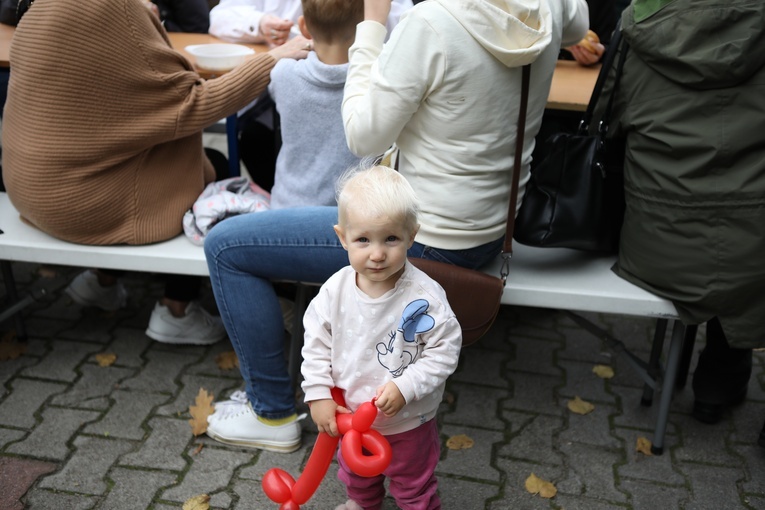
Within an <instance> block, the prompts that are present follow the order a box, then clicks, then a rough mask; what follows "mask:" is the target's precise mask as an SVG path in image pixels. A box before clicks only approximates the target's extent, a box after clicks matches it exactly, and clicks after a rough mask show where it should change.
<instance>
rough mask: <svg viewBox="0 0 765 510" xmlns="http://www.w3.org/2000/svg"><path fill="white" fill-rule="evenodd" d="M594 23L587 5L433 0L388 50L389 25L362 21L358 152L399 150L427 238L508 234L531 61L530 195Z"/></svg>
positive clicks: (439, 241) (451, 240)
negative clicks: (573, 66)
mask: <svg viewBox="0 0 765 510" xmlns="http://www.w3.org/2000/svg"><path fill="white" fill-rule="evenodd" d="M588 23H589V21H588V8H587V4H586V2H585V0H549V1H536V0H505V1H502V2H498V1H489V0H428V1H427V2H422V3H419V4H417V5H415V6H414V8H412V9H411V10H409V11H408V12H406V13H405V14H404V16H402V18H401V22H400V23H399V24H398V25H397V26H396V28H395V29H394V30H393V32H392V33H391V34H390V40H389V41H388V42H387V43H385V45H384V46H383V40H384V38H385V27H383V26H382V25H380V24H379V23H376V22H374V21H364V22H362V23H360V24H359V25H358V26H357V29H356V41H355V43H354V45H353V46H352V47H351V50H350V67H349V70H348V79H347V81H346V85H345V95H344V98H343V112H342V113H343V123H344V126H345V135H346V138H347V141H348V146H349V147H350V149H351V151H352V152H354V153H355V154H356V155H358V156H368V155H378V154H381V153H383V152H384V151H386V150H387V149H388V148H389V147H390V146H391V145H392V144H394V143H395V144H396V145H397V146H398V148H399V150H400V154H399V165H398V168H399V170H400V171H401V173H402V174H403V175H405V176H406V177H407V179H408V180H409V182H410V183H411V184H412V186H413V187H414V189H415V190H416V191H417V194H418V196H419V197H420V200H421V207H422V214H421V215H420V218H419V220H420V223H421V226H420V230H419V233H418V234H417V239H416V240H417V241H418V242H420V243H422V244H425V245H429V246H433V247H436V248H442V249H452V250H456V249H466V248H473V247H476V246H480V245H482V244H485V243H488V242H491V241H495V240H497V239H499V238H501V237H502V236H503V235H504V233H505V225H506V218H507V210H508V203H509V194H510V182H511V175H512V174H511V172H512V170H513V157H514V153H515V134H516V133H515V132H516V126H517V122H518V109H519V106H520V90H521V66H523V65H525V64H528V63H532V62H533V63H532V65H531V90H530V94H529V105H528V114H527V122H526V132H525V134H524V147H523V168H522V169H521V170H520V171H521V175H520V182H521V187H520V189H519V193H518V196H519V197H522V196H523V192H524V190H525V184H526V181H527V180H528V169H529V164H530V162H531V153H532V150H533V148H534V136H535V135H536V133H537V131H538V130H539V126H540V124H541V122H542V113H543V112H544V108H545V105H546V103H547V96H548V94H549V90H550V82H551V81H552V75H553V71H554V70H555V64H556V61H557V58H558V52H559V48H560V47H561V45H569V44H574V43H576V42H578V41H579V40H580V39H581V38H582V37H583V36H584V35H585V33H586V32H587V27H588ZM518 204H519V205H520V200H519V202H518Z"/></svg>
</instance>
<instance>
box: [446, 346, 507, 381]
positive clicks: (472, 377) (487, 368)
mask: <svg viewBox="0 0 765 510" xmlns="http://www.w3.org/2000/svg"><path fill="white" fill-rule="evenodd" d="M506 358H507V354H506V353H504V352H496V351H489V350H486V349H473V348H467V349H464V350H463V351H462V354H461V355H460V363H459V368H458V370H457V371H455V373H454V374H452V376H451V377H450V378H449V380H450V381H453V382H463V383H474V384H480V385H483V386H495V387H498V388H504V387H505V385H506V382H505V368H504V361H505V359H506Z"/></svg>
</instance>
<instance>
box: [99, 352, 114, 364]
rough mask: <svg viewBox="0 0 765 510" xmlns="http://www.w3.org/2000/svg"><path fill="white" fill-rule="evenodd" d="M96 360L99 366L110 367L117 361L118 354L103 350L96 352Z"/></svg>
mask: <svg viewBox="0 0 765 510" xmlns="http://www.w3.org/2000/svg"><path fill="white" fill-rule="evenodd" d="M96 361H97V362H98V366H99V367H108V366H111V365H113V364H114V362H115V361H117V355H116V354H114V353H112V352H101V353H99V354H96Z"/></svg>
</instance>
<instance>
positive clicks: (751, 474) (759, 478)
mask: <svg viewBox="0 0 765 510" xmlns="http://www.w3.org/2000/svg"><path fill="white" fill-rule="evenodd" d="M732 450H733V452H734V453H736V454H737V455H739V456H740V457H741V460H742V466H743V467H744V468H745V473H746V477H745V478H744V479H743V480H739V481H738V483H739V484H740V486H741V489H742V490H743V491H744V492H746V493H749V494H753V493H759V494H762V495H765V476H763V473H765V448H762V447H761V446H759V445H756V444H754V445H753V444H747V445H734V446H733V447H732Z"/></svg>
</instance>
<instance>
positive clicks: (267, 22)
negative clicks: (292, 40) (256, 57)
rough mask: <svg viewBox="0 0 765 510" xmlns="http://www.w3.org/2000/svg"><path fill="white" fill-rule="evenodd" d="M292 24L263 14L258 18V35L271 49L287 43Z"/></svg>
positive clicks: (271, 15) (286, 20)
mask: <svg viewBox="0 0 765 510" xmlns="http://www.w3.org/2000/svg"><path fill="white" fill-rule="evenodd" d="M292 25H293V23H292V22H291V21H290V20H288V19H281V18H277V17H276V16H274V15H273V14H264V15H263V17H262V18H260V27H259V29H260V35H261V36H262V37H263V41H264V42H265V43H266V44H267V45H268V46H269V47H271V48H274V47H276V46H280V45H282V44H284V43H285V42H287V40H288V39H289V37H290V29H291V28H292Z"/></svg>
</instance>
